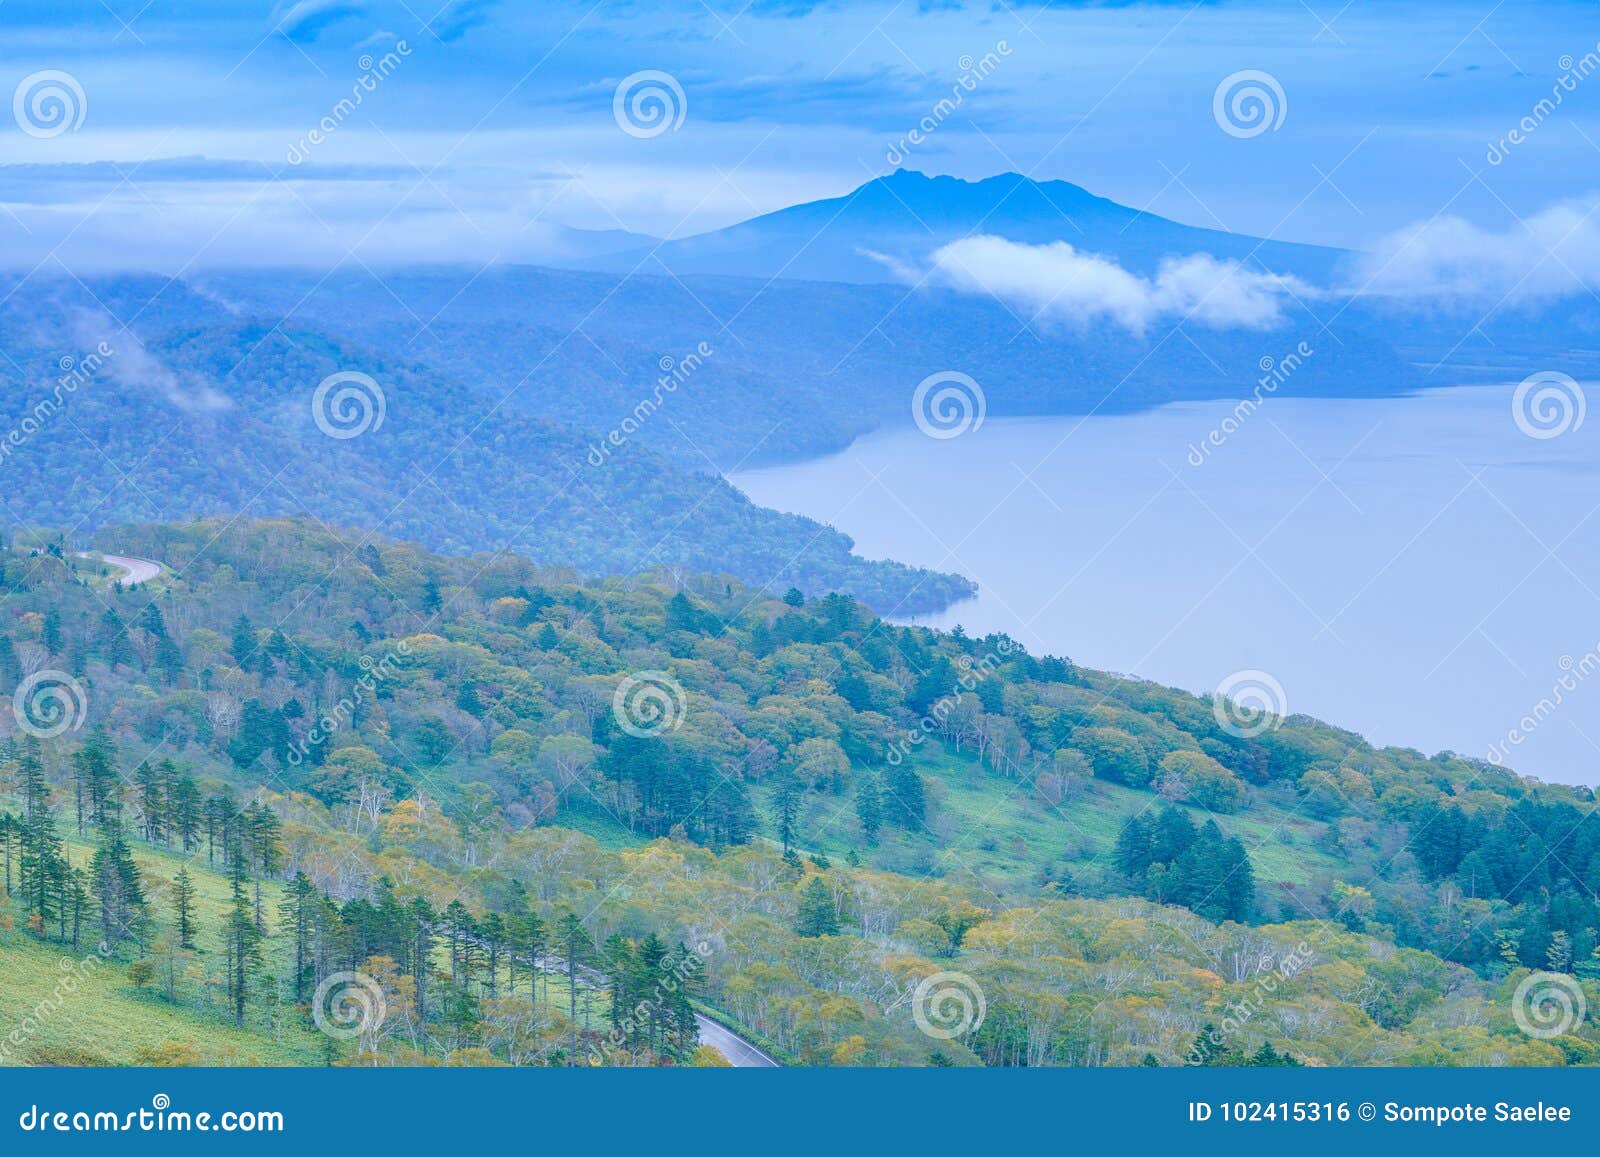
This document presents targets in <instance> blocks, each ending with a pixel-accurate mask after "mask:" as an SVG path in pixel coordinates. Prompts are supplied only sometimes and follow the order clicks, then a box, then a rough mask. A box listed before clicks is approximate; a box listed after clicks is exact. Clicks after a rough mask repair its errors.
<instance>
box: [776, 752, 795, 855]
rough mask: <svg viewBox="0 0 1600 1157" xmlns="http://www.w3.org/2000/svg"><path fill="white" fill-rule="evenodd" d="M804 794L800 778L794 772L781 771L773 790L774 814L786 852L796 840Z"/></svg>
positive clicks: (779, 836)
mask: <svg viewBox="0 0 1600 1157" xmlns="http://www.w3.org/2000/svg"><path fill="white" fill-rule="evenodd" d="M802 795H803V789H802V788H801V786H800V780H799V779H798V778H797V777H796V776H795V775H794V774H793V773H792V772H787V771H786V772H782V773H780V775H779V777H778V783H777V786H776V787H774V788H773V792H772V816H773V819H775V820H776V821H777V824H778V839H779V840H780V841H782V843H783V850H784V851H785V852H787V851H788V850H789V845H790V844H791V843H793V842H794V835H795V824H796V822H797V821H798V820H799V818H800V803H801V799H802Z"/></svg>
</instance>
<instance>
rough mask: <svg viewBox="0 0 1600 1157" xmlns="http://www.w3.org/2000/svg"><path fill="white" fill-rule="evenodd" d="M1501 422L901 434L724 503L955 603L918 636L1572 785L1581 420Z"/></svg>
mask: <svg viewBox="0 0 1600 1157" xmlns="http://www.w3.org/2000/svg"><path fill="white" fill-rule="evenodd" d="M1591 392H1592V390H1591ZM1512 408H1513V390H1512V388H1511V387H1509V386H1508V387H1505V388H1470V389H1448V390H1436V391H1430V392H1426V393H1423V394H1421V395H1418V396H1414V397H1403V398H1397V399H1386V400H1318V399H1298V398H1279V397H1268V398H1267V399H1266V401H1265V402H1264V403H1263V404H1262V406H1261V407H1260V409H1259V410H1257V411H1256V412H1255V413H1254V414H1251V415H1249V416H1248V417H1247V418H1245V420H1244V421H1243V422H1242V424H1241V425H1240V426H1239V428H1238V429H1237V430H1235V431H1233V432H1232V433H1231V434H1227V435H1226V436H1225V437H1224V438H1223V439H1222V441H1221V444H1220V445H1211V444H1209V443H1208V441H1207V439H1208V435H1209V434H1210V433H1211V432H1212V431H1220V430H1222V429H1223V426H1224V419H1227V418H1229V417H1230V416H1231V415H1232V414H1233V404H1232V403H1184V404H1179V405H1172V406H1167V407H1163V408H1161V409H1158V410H1154V411H1150V412H1146V413H1142V414H1135V415H1117V416H1106V417H1099V416H1095V417H1090V418H1086V419H1080V418H1050V419H1014V420H990V421H987V422H985V423H983V424H982V425H981V426H980V427H979V428H977V429H976V430H971V431H968V432H967V433H964V434H962V435H961V436H959V437H955V438H951V439H948V440H937V439H934V438H930V437H927V436H925V435H924V434H922V433H921V432H919V431H918V430H917V429H916V428H914V427H908V428H907V429H905V430H896V431H890V432H886V433H881V434H876V435H873V436H871V437H868V438H865V439H862V440H860V441H858V442H857V443H855V444H854V445H852V446H851V447H850V448H849V449H847V450H845V451H843V452H841V453H839V454H836V455H833V456H830V457H828V458H823V459H818V460H814V461H810V462H805V463H800V464H797V465H790V466H783V467H776V468H771V469H763V470H757V471H749V472H744V473H740V474H737V475H735V476H733V477H732V479H731V481H732V482H733V483H734V484H735V485H737V486H738V487H739V488H740V489H742V490H744V491H745V492H746V493H747V494H748V495H749V496H750V497H751V498H752V499H753V500H754V501H756V502H759V503H761V504H762V505H765V506H771V507H776V508H778V509H781V510H789V511H797V512H800V513H804V514H808V515H810V516H812V517H814V518H817V519H820V520H822V521H824V522H828V523H831V524H833V525H835V526H837V527H838V528H839V529H841V530H843V531H845V532H846V533H848V534H850V535H851V536H853V537H854V538H855V540H856V544H857V549H858V550H859V551H860V553H862V554H863V555H866V556H868V557H872V558H897V559H901V560H903V561H905V562H911V563H920V564H922V565H925V566H930V567H936V568H939V569H944V570H953V571H958V572H960V573H963V574H966V575H968V576H969V577H971V578H972V579H973V580H975V581H976V582H977V583H978V585H979V588H980V594H979V595H978V597H977V598H976V599H973V600H970V601H968V602H965V603H962V604H960V605H959V606H956V607H953V608H951V609H950V610H948V611H946V612H944V613H943V614H940V615H937V616H933V617H931V618H925V619H922V620H919V621H923V622H928V623H931V624H933V625H936V626H946V627H947V626H953V625H955V624H957V623H960V624H962V625H963V626H965V628H966V629H967V631H968V632H969V633H971V634H985V633H987V632H990V631H1006V632H1008V633H1009V634H1011V635H1012V636H1013V637H1014V638H1016V639H1017V640H1019V641H1021V642H1023V643H1024V644H1026V645H1027V646H1028V647H1029V648H1030V649H1033V650H1035V651H1045V652H1051V653H1055V654H1062V655H1067V656H1069V657H1071V658H1072V659H1073V660H1074V661H1076V662H1078V663H1082V664H1085V665H1087V666H1091V667H1098V668H1104V669H1108V670H1112V671H1121V672H1127V673H1130V674H1134V675H1138V676H1141V677H1144V678H1148V679H1154V680H1157V681H1159V682H1162V683H1166V684H1170V685H1173V686H1177V687H1183V688H1186V689H1189V690H1192V691H1197V692H1209V691H1211V690H1212V689H1214V688H1216V687H1217V686H1218V685H1219V684H1220V683H1221V682H1222V681H1223V680H1224V679H1226V678H1227V677H1229V676H1230V675H1233V674H1234V673H1236V672H1240V671H1245V670H1258V671H1263V672H1267V673H1269V674H1270V675H1271V676H1272V677H1273V678H1274V679H1276V681H1277V682H1278V684H1280V685H1281V687H1282V688H1283V693H1284V697H1285V699H1286V704H1287V707H1288V709H1289V710H1290V711H1293V712H1306V713H1308V714H1311V715H1315V716H1317V717H1319V718H1321V719H1325V720H1327V721H1328V722H1330V723H1334V724H1337V725H1339V726H1342V727H1346V728H1349V729H1351V730H1354V731H1359V732H1361V733H1362V734H1364V735H1366V736H1367V737H1368V738H1370V739H1372V740H1373V741H1374V742H1377V743H1381V744H1397V745H1403V746H1409V747H1417V748H1420V749H1422V750H1424V751H1426V752H1428V753H1430V754H1431V753H1432V752H1435V751H1438V750H1441V749H1450V750H1454V751H1459V752H1462V753H1465V754H1469V755H1476V756H1480V757H1488V756H1489V754H1490V752H1491V750H1492V749H1493V748H1494V747H1495V745H1497V744H1499V745H1501V749H1502V750H1503V751H1504V752H1505V753H1506V757H1505V762H1506V764H1507V765H1508V766H1511V767H1513V768H1515V769H1516V770H1518V771H1521V772H1524V773H1530V774H1534V775H1537V776H1539V777H1540V778H1543V779H1550V780H1558V781H1562V782H1567V783H1586V784H1590V785H1593V784H1594V783H1595V781H1596V777H1597V771H1600V718H1597V713H1596V708H1597V707H1600V654H1597V647H1600V516H1597V514H1600V417H1597V418H1596V419H1594V420H1593V422H1592V423H1589V424H1582V423H1580V424H1577V425H1575V426H1574V427H1573V428H1571V429H1569V430H1567V432H1565V433H1563V434H1560V435H1559V436H1555V437H1546V438H1536V437H1532V436H1530V435H1528V434H1526V433H1524V432H1523V430H1522V429H1521V428H1519V425H1518V423H1517V422H1515V421H1514V420H1513V412H1512ZM1202 444H1206V445H1208V448H1209V449H1208V452H1207V453H1201V452H1200V451H1199V449H1198V448H1199V447H1200V446H1201V445H1202ZM1197 461H1198V463H1199V464H1198V465H1197V464H1196V462H1197ZM1586 656H1587V660H1586V658H1585V657H1586ZM1563 681H1564V682H1565V683H1566V684H1567V685H1568V686H1567V687H1560V684H1561V683H1562V682H1563ZM1553 690H1554V692H1555V693H1554V694H1553ZM1557 697H1559V700H1560V701H1559V703H1558V704H1557V705H1556V707H1555V710H1553V711H1545V712H1542V713H1541V714H1542V718H1537V719H1532V718H1527V719H1525V718H1524V716H1528V715H1529V714H1530V712H1533V711H1534V710H1535V707H1536V705H1537V704H1539V703H1540V702H1541V700H1546V699H1550V700H1552V702H1554V701H1555V699H1556V698H1557ZM1513 733H1515V738H1516V739H1517V740H1518V742H1515V743H1513V742H1510V741H1509V740H1510V739H1511V737H1512V735H1513Z"/></svg>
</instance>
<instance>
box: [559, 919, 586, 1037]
mask: <svg viewBox="0 0 1600 1157" xmlns="http://www.w3.org/2000/svg"><path fill="white" fill-rule="evenodd" d="M557 939H558V943H559V944H560V947H561V954H562V955H563V956H565V957H566V959H567V1016H568V1018H569V1019H570V1020H571V1022H572V1047H571V1049H570V1050H569V1051H568V1053H567V1064H568V1065H572V1064H575V1063H577V1055H578V969H579V968H580V967H582V966H584V965H586V964H588V963H589V961H590V960H591V959H593V957H594V941H593V940H592V939H590V937H589V932H588V930H587V929H586V928H584V926H583V920H582V918H580V917H579V916H578V914H577V913H576V912H568V913H567V914H566V915H565V916H563V917H562V918H561V920H560V923H559V928H558V936H557Z"/></svg>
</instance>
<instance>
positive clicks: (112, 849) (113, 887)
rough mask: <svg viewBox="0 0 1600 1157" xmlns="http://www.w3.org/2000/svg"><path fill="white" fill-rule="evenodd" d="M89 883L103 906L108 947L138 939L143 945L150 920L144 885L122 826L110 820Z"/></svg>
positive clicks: (103, 936)
mask: <svg viewBox="0 0 1600 1157" xmlns="http://www.w3.org/2000/svg"><path fill="white" fill-rule="evenodd" d="M89 880H90V885H91V887H92V888H93V889H94V895H95V899H96V902H97V903H98V904H99V906H100V937H101V940H102V941H103V942H104V943H106V944H117V943H120V942H121V941H123V940H128V939H132V940H136V941H138V942H139V943H140V944H141V945H142V944H143V942H144V933H145V928H146V923H147V920H148V916H149V913H148V909H147V905H146V902H145V896H144V885H143V883H142V881H141V879H140V877H139V868H138V865H136V864H135V863H134V862H133V853H132V852H131V851H129V850H128V843H127V841H126V840H125V839H124V838H123V836H122V826H121V824H120V823H119V822H118V821H117V820H115V819H114V818H111V819H108V820H107V823H106V826H105V829H104V834H103V835H102V837H101V842H100V847H99V848H98V849H97V850H96V851H95V854H94V857H93V858H92V859H91V860H90V861H89Z"/></svg>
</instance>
